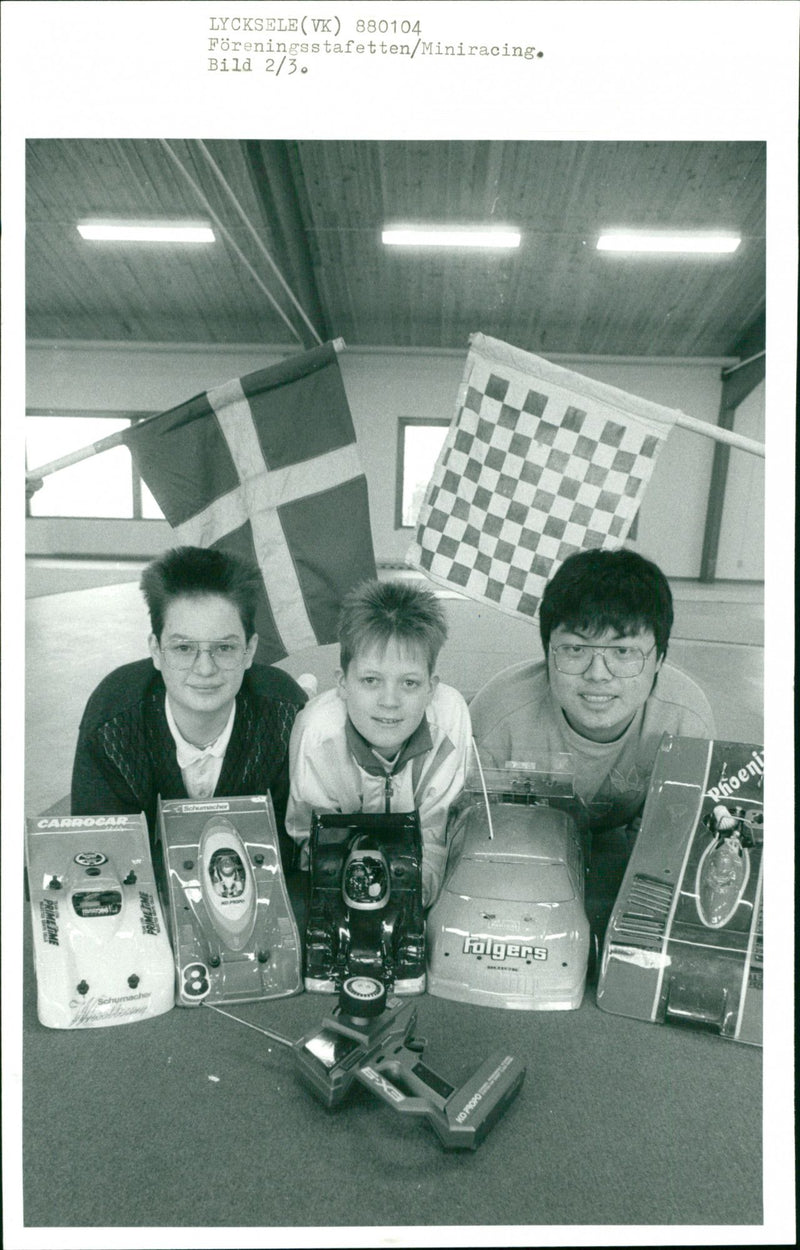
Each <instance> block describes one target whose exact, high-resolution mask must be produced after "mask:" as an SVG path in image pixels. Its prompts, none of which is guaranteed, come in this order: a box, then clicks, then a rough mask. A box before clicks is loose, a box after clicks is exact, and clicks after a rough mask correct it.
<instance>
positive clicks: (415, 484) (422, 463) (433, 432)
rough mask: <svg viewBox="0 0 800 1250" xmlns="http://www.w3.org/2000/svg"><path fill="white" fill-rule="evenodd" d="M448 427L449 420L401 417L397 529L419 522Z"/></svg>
mask: <svg viewBox="0 0 800 1250" xmlns="http://www.w3.org/2000/svg"><path fill="white" fill-rule="evenodd" d="M449 428H450V422H449V421H441V420H438V419H437V418H434V417H401V418H400V421H399V425H398V439H397V498H396V505H395V520H394V526H395V529H401V528H403V527H406V526H408V527H413V526H414V525H416V523H417V516H418V514H419V509H420V505H421V504H422V500H423V498H424V496H425V491H426V489H427V487H428V483H429V482H430V480H431V477H432V475H433V470H434V466H435V464H436V460H437V458H438V455H439V452H440V451H441V450H442V445H443V443H444V440H445V436H446V434H447V431H448V429H449Z"/></svg>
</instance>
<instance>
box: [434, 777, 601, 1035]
mask: <svg viewBox="0 0 800 1250" xmlns="http://www.w3.org/2000/svg"><path fill="white" fill-rule="evenodd" d="M501 772H502V770H496V772H495V774H494V777H493V784H494V785H495V786H496V787H497V788H498V789H499V790H500V793H497V792H495V793H494V794H493V795H492V799H491V801H490V802H489V801H484V798H482V797H480V796H479V795H475V794H473V795H472V796H471V797H472V801H471V802H470V803H469V805H468V806H467V807H466V809H465V810H463V811H462V812H461V814H460V816H459V817H458V818H457V821H456V824H455V828H454V831H453V835H452V840H451V849H450V853H449V856H448V864H447V870H446V874H445V880H444V885H443V887H442V891H441V894H440V895H439V898H438V899H437V901H436V902H435V903H434V905H433V907H432V908H431V910H430V912H429V914H428V929H427V940H428V991H429V993H431V994H434V995H437V996H439V997H440V998H451V999H457V1000H458V1001H460V1002H469V1003H478V1004H482V1005H483V1006H488V1007H508V1008H516V1009H518V1010H527V1011H569V1010H572V1009H574V1008H576V1007H579V1006H580V1004H581V1001H582V998H583V992H584V987H585V983H586V971H587V965H588V957H589V943H590V936H589V922H588V920H587V918H586V912H585V911H584V906H583V897H584V860H583V851H582V848H581V841H580V837H579V834H578V829H577V826H576V824H575V821H574V820H573V818H572V816H571V815H569V813H568V812H567V811H564V810H561V809H560V808H559V807H555V806H550V805H549V804H548V803H547V802H546V801H527V799H526V798H523V799H522V801H520V796H519V774H518V773H517V774H515V775H514V776H513V777H512V776H510V775H509V778H508V779H505V780H503V779H502V778H499V777H498V775H499V774H500V773H501ZM503 786H504V787H505V794H503V793H502V787H503ZM528 793H530V787H529V788H528ZM487 800H488V795H487Z"/></svg>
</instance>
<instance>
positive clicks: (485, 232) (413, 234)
mask: <svg viewBox="0 0 800 1250" xmlns="http://www.w3.org/2000/svg"><path fill="white" fill-rule="evenodd" d="M520 238H521V235H520V233H519V231H518V230H505V229H494V230H493V229H492V228H491V227H488V228H486V229H484V228H480V229H479V228H469V229H458V228H457V227H456V228H454V227H450V226H403V227H392V228H391V229H387V230H384V231H383V232H382V234H381V241H382V242H383V243H388V244H390V245H393V246H397V247H519V243H520Z"/></svg>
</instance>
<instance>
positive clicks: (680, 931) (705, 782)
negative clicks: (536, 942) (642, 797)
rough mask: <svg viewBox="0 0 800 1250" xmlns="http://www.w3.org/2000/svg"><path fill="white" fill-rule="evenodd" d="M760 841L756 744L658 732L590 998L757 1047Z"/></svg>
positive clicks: (760, 770) (760, 765) (760, 776)
mask: <svg viewBox="0 0 800 1250" xmlns="http://www.w3.org/2000/svg"><path fill="white" fill-rule="evenodd" d="M763 845H764V752H763V748H762V747H760V746H756V745H752V744H744V743H739V742H720V741H709V740H707V739H700V738H683V737H678V736H673V735H669V734H665V735H664V737H663V739H662V741H661V744H660V748H659V752H658V756H657V758H656V764H655V768H654V771H653V775H652V779H651V782H650V788H649V791H648V796H647V801H646V804H645V810H644V815H643V819H642V827H641V830H640V832H639V835H638V838H637V840H636V844H635V846H634V850H633V854H632V855H631V859H630V862H629V864H628V867H627V870H626V873H625V877H624V879H623V882H622V886H621V889H620V892H619V895H618V897H617V901H616V904H615V906H614V910H613V912H612V915H611V919H610V921H609V925H608V929H607V931H606V938H605V944H604V949H603V957H602V964H601V969H600V977H599V981H598V989H597V1002H598V1005H599V1006H600V1007H602V1008H603V1009H604V1010H606V1011H610V1012H614V1013H616V1014H618V1015H625V1016H633V1017H636V1018H638V1019H642V1020H650V1021H653V1022H656V1023H667V1024H684V1025H688V1026H694V1027H699V1028H703V1029H708V1030H711V1031H712V1032H715V1033H718V1034H719V1035H720V1036H721V1037H726V1038H731V1039H732V1040H734V1041H739V1042H748V1043H750V1044H752V1045H761V1042H762V995H763V983H764V934H763V902H762V855H763Z"/></svg>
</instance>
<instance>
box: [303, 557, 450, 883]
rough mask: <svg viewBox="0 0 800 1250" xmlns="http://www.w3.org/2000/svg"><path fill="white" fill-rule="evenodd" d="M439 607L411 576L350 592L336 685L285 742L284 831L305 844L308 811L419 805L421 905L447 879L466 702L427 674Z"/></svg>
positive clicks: (439, 633) (441, 634)
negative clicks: (449, 820)
mask: <svg viewBox="0 0 800 1250" xmlns="http://www.w3.org/2000/svg"><path fill="white" fill-rule="evenodd" d="M446 637H447V626H446V623H445V617H444V612H443V610H442V607H441V604H440V602H439V600H438V599H437V598H436V596H435V595H434V594H432V593H431V592H430V591H429V590H426V589H424V588H423V587H421V586H418V585H416V584H414V583H413V582H400V581H398V582H381V581H378V580H374V581H369V582H364V583H362V584H361V585H360V586H358V587H356V588H355V590H353V591H351V592H350V594H349V595H348V596H347V597H346V598H345V601H344V603H343V605H342V613H341V618H340V626H339V645H340V666H339V668H338V669H337V670H336V686H335V688H334V689H332V690H327V691H324V692H323V693H322V694H320V695H318V696H317V697H316V698H314V699H312V700H311V702H310V703H308V704H307V706H306V707H305V708H304V709H303V710H302V712H301V713H300V714H299V715H298V717H297V720H296V721H295V724H294V728H293V730H292V737H291V742H290V762H289V773H290V783H291V789H290V798H289V807H288V811H287V817H286V828H287V831H288V832H289V834H290V835H291V836H292V837H293V838H294V839H295V840H296V841H297V842H298V843H300V844H301V845H303V844H305V843H306V842H307V840H308V837H309V834H310V830H311V819H312V812H314V811H316V812H318V813H322V812H342V813H345V814H348V815H349V814H352V813H354V812H409V811H413V810H415V809H416V810H417V811H418V812H419V818H420V824H421V827H422V841H423V853H422V902H423V906H424V907H429V906H430V904H431V903H432V902H433V901H434V899H435V898H436V895H437V894H438V892H439V889H440V887H441V884H442V877H443V874H444V867H445V861H446V858H447V843H446V826H447V817H448V812H449V810H450V806H451V804H452V803H453V802H454V801H455V799H456V798H457V797H458V795H459V794H460V792H461V790H462V788H463V785H464V779H465V776H466V768H467V757H468V752H469V746H470V740H471V727H470V718H469V712H468V710H467V705H466V702H465V700H464V698H463V697H462V695H460V694H459V693H458V691H457V690H454V689H453V688H452V687H450V686H446V685H444V684H443V683H441V682H440V681H439V678H438V676H436V674H435V672H434V670H435V667H436V661H437V659H438V656H439V652H440V650H441V648H442V645H443V643H444V641H445V639H446Z"/></svg>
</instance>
